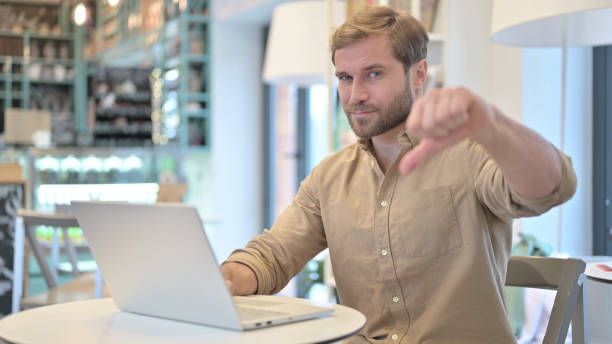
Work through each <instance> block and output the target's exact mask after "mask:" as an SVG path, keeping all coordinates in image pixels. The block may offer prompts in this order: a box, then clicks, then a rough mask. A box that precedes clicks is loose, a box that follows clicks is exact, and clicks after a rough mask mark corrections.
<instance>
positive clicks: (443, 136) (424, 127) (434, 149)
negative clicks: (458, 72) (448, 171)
mask: <svg viewBox="0 0 612 344" xmlns="http://www.w3.org/2000/svg"><path fill="white" fill-rule="evenodd" d="M494 116H495V111H494V109H493V108H492V107H491V106H490V105H489V104H487V102H486V101H485V100H484V99H482V98H481V97H479V96H477V95H476V94H474V93H472V92H470V91H469V90H467V89H465V88H463V87H457V88H445V89H440V90H431V91H430V92H429V93H428V94H427V95H426V96H424V97H421V98H419V99H416V100H415V102H414V104H413V106H412V110H411V111H410V115H409V116H408V119H407V120H406V131H407V132H408V133H409V134H411V135H414V136H417V137H419V138H421V142H420V143H419V144H418V145H417V146H416V147H414V148H413V149H412V150H410V151H409V152H408V153H406V154H405V155H404V157H403V158H402V160H401V161H400V163H399V171H400V173H402V174H406V175H407V174H409V173H410V172H412V171H413V170H414V169H415V168H417V167H418V166H419V165H421V164H422V163H423V162H424V161H425V160H427V159H428V158H430V157H431V156H433V155H434V154H436V153H438V152H439V151H441V150H443V149H446V148H448V147H450V146H452V145H454V144H455V143H457V142H459V141H461V140H463V139H465V138H468V137H471V138H473V139H474V140H476V141H478V142H481V143H484V141H487V140H489V139H490V138H491V137H494V134H493V133H491V128H492V124H493V123H494V122H495V120H494Z"/></svg>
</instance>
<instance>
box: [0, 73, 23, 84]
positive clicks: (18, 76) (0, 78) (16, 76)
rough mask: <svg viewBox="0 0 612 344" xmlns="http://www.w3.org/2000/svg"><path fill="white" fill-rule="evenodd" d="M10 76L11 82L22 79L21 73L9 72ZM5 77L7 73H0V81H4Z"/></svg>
mask: <svg viewBox="0 0 612 344" xmlns="http://www.w3.org/2000/svg"><path fill="white" fill-rule="evenodd" d="M11 76H12V77H11V81H12V82H21V81H22V80H23V74H11ZM7 79H8V78H7V74H5V73H0V81H6V80H7Z"/></svg>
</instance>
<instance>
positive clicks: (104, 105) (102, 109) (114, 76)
mask: <svg viewBox="0 0 612 344" xmlns="http://www.w3.org/2000/svg"><path fill="white" fill-rule="evenodd" d="M149 73H150V70H149V69H138V68H129V69H128V68H102V67H99V68H98V70H97V71H96V72H95V73H94V76H93V78H92V82H91V84H92V90H91V91H90V94H92V99H93V102H92V104H93V107H94V109H93V112H94V118H93V120H92V122H93V123H92V124H93V128H92V129H93V133H92V134H93V141H94V145H95V146H98V147H99V146H104V147H134V146H138V147H146V146H151V145H152V141H151V138H152V124H151V112H152V110H151V91H150V86H149V80H148V78H149Z"/></svg>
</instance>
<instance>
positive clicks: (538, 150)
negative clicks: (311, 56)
mask: <svg viewBox="0 0 612 344" xmlns="http://www.w3.org/2000/svg"><path fill="white" fill-rule="evenodd" d="M427 41H428V38H427V34H426V32H425V30H424V29H423V27H422V26H421V24H419V23H418V22H417V21H416V20H415V19H414V18H412V17H410V16H409V15H406V14H398V13H396V12H394V11H393V10H390V9H388V8H384V7H369V8H367V9H365V10H363V11H361V12H360V13H358V14H357V15H356V16H355V17H353V18H352V19H350V20H349V21H348V22H346V23H345V24H344V25H342V26H341V27H340V28H339V29H338V30H337V31H336V32H335V33H334V35H333V36H332V39H331V50H332V60H333V61H334V64H335V66H336V75H337V77H338V80H339V85H338V90H339V93H340V99H341V102H342V105H343V107H344V109H345V112H346V114H347V116H348V118H349V120H350V123H351V127H352V128H353V130H354V132H355V133H356V134H357V136H359V137H360V139H359V141H358V142H357V143H355V144H353V145H352V146H349V147H347V148H345V149H343V150H342V151H340V152H338V153H336V154H333V155H331V156H330V157H328V158H326V159H325V160H324V161H323V162H321V164H319V165H318V166H317V167H315V168H314V169H313V171H312V173H311V174H310V175H309V176H308V177H307V178H306V179H305V180H304V182H303V183H302V185H301V187H300V190H299V191H298V194H297V196H296V197H295V199H294V202H293V204H292V205H291V206H290V207H289V208H288V209H287V210H286V211H285V212H283V214H282V215H281V216H280V217H279V218H278V219H277V221H276V223H275V224H274V226H273V227H272V229H271V230H270V231H266V232H264V233H263V234H262V235H260V236H258V237H256V238H255V239H253V240H252V241H251V242H250V243H249V244H248V245H247V247H246V248H245V249H242V250H237V251H235V252H234V253H233V254H232V255H231V256H230V257H229V258H228V260H227V261H226V262H225V263H224V264H223V265H222V267H221V269H222V271H223V273H224V275H225V277H226V280H227V283H228V285H229V287H230V289H231V290H232V292H233V293H234V294H236V295H244V294H253V293H260V294H271V293H275V292H277V291H279V290H280V289H281V288H283V287H284V286H285V284H286V283H287V282H288V281H289V279H290V278H292V277H293V276H294V275H296V274H297V273H298V272H299V271H300V270H301V269H302V268H303V266H304V264H305V263H306V262H307V261H308V260H309V259H311V258H312V257H313V256H314V255H316V254H317V253H318V252H320V251H321V250H323V249H325V248H326V247H329V253H330V256H331V261H332V265H333V269H334V275H335V279H336V284H337V287H338V293H339V297H340V301H341V302H342V303H343V304H344V305H347V306H350V307H353V308H355V309H358V310H360V311H361V312H363V313H364V314H365V315H366V316H367V323H366V326H365V328H364V329H363V330H362V331H361V332H360V333H359V335H358V336H354V337H352V338H350V339H349V340H348V342H350V343H353V342H355V343H362V342H363V343H367V342H371V343H382V342H385V343H487V344H489V343H515V339H514V336H513V334H512V331H511V329H510V326H509V323H508V320H507V318H506V312H505V308H504V294H503V286H504V281H505V275H506V265H507V261H508V257H509V255H510V248H511V232H512V219H513V218H517V217H521V216H533V215H538V214H541V213H543V212H545V211H547V210H548V209H550V208H551V207H552V206H554V205H557V204H560V203H562V202H564V201H565V200H567V199H569V198H570V197H571V196H572V194H573V193H574V191H575V188H576V177H575V175H574V172H573V169H572V167H571V162H570V160H569V158H567V157H566V156H565V155H563V154H562V153H560V152H559V151H557V150H556V149H555V148H554V147H553V146H552V145H551V144H550V143H549V142H547V141H545V140H544V139H543V138H542V137H540V136H539V135H538V134H536V133H535V132H533V131H531V130H529V129H527V128H526V127H524V126H522V125H520V124H518V123H515V122H513V121H512V120H510V119H509V118H507V117H506V116H505V115H504V114H502V113H501V112H500V111H499V110H498V109H497V108H496V107H495V106H494V105H491V104H488V103H487V102H486V101H485V100H484V99H482V98H480V97H479V96H477V95H475V94H473V93H472V92H470V91H469V90H466V89H464V88H453V89H442V90H433V91H430V92H429V93H428V94H427V95H425V96H423V93H424V90H423V87H424V86H423V85H424V83H425V78H426V74H427V62H426V61H425V57H426V53H427ZM400 172H401V173H400Z"/></svg>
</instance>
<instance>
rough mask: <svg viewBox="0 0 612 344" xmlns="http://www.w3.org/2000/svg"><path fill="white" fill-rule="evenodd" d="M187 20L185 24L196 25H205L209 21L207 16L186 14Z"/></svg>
mask: <svg viewBox="0 0 612 344" xmlns="http://www.w3.org/2000/svg"><path fill="white" fill-rule="evenodd" d="M185 17H186V19H187V22H189V23H198V24H206V23H208V21H209V19H208V16H207V15H201V14H188V15H187V16H185Z"/></svg>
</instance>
